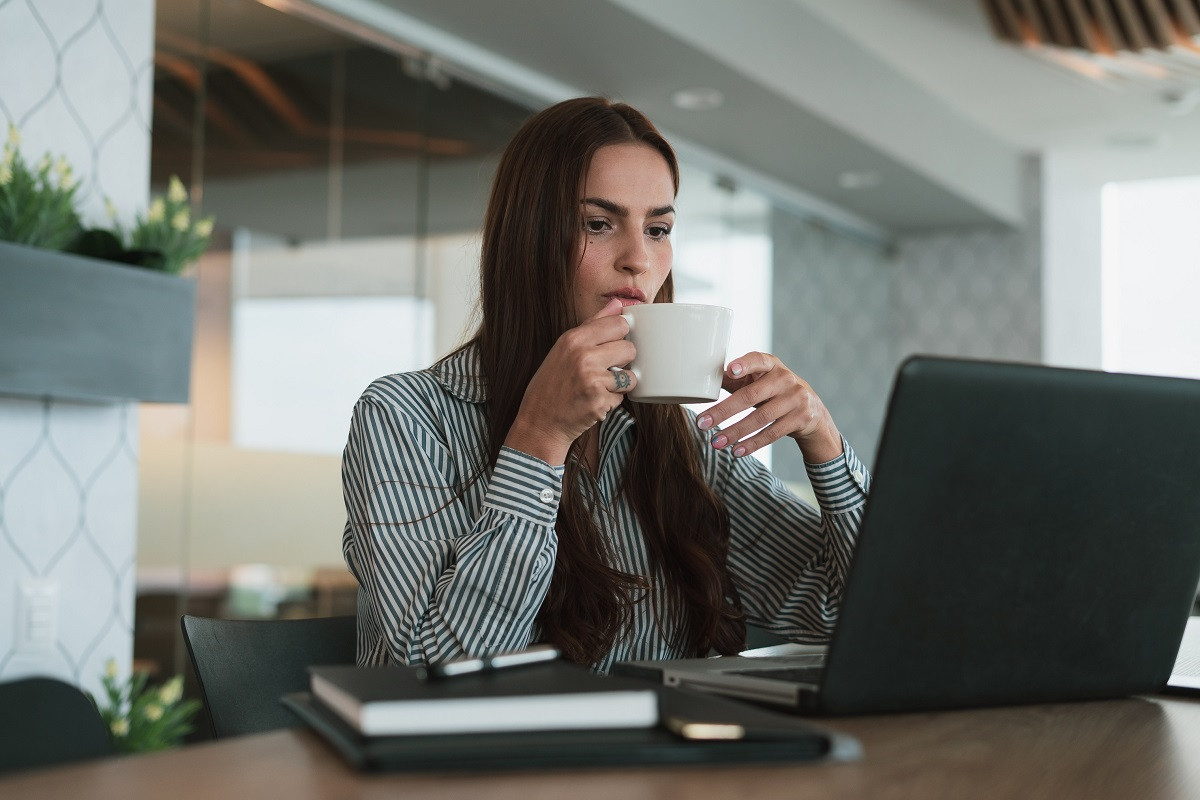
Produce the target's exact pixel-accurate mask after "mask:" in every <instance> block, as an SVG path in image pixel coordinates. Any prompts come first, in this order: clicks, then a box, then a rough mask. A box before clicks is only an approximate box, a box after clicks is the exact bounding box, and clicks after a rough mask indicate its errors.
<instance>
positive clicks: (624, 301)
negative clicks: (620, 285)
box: [604, 289, 646, 308]
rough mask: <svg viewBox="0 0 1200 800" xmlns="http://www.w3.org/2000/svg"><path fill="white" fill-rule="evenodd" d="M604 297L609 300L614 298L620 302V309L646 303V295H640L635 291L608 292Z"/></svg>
mask: <svg viewBox="0 0 1200 800" xmlns="http://www.w3.org/2000/svg"><path fill="white" fill-rule="evenodd" d="M604 296H605V297H607V298H609V299H610V300H611V299H612V298H614V297H615V298H617V299H618V300H620V301H621V307H622V308H626V307H628V306H636V305H641V304H642V303H644V302H646V295H644V294H642V293H641V292H640V291H638V290H637V289H621V290H618V291H615V292H609V293H608V294H606V295H604Z"/></svg>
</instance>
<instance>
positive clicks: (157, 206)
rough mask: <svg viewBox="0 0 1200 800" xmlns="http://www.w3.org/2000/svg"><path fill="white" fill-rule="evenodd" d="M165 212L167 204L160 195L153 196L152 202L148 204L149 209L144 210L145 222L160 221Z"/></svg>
mask: <svg viewBox="0 0 1200 800" xmlns="http://www.w3.org/2000/svg"><path fill="white" fill-rule="evenodd" d="M166 214H167V205H166V203H164V202H163V199H162V198H161V197H156V198H154V202H153V203H151V204H150V210H149V211H147V212H146V221H147V222H162V220H163V217H165V216H166Z"/></svg>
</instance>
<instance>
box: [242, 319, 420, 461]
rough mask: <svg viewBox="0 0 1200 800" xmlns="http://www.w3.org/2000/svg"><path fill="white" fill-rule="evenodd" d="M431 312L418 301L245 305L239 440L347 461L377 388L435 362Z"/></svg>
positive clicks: (255, 446) (247, 444)
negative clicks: (353, 426)
mask: <svg viewBox="0 0 1200 800" xmlns="http://www.w3.org/2000/svg"><path fill="white" fill-rule="evenodd" d="M433 322H434V314H433V308H432V304H431V303H430V302H429V301H428V300H422V299H419V298H414V297H289V298H280V297H270V298H253V299H250V298H243V299H241V300H239V301H238V302H237V303H236V304H235V305H234V311H233V332H234V333H233V399H232V400H233V409H232V410H233V440H234V443H235V444H237V445H238V446H239V447H245V448H249V449H257V450H275V451H292V452H305V453H329V454H336V453H341V452H342V448H343V447H345V445H346V433H347V432H348V431H349V429H350V413H351V411H352V410H353V408H354V403H355V401H356V400H357V399H358V396H359V395H360V394H361V393H362V391H363V389H365V388H366V387H367V384H369V383H370V382H371V381H372V380H374V379H375V378H378V377H379V376H381V375H387V374H390V373H393V372H407V371H410V370H416V369H423V368H425V367H427V366H429V365H430V364H431V363H432V362H433Z"/></svg>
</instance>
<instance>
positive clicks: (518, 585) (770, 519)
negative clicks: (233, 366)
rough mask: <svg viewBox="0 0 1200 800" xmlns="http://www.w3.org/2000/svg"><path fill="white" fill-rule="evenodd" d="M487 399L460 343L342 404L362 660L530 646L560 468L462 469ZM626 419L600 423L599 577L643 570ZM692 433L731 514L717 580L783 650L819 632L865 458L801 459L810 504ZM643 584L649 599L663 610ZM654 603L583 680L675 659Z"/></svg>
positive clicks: (846, 550)
mask: <svg viewBox="0 0 1200 800" xmlns="http://www.w3.org/2000/svg"><path fill="white" fill-rule="evenodd" d="M486 400H487V396H486V386H485V385H484V382H483V378H482V377H481V369H480V367H479V360H478V352H477V351H476V350H475V349H474V348H468V349H467V350H465V351H462V352H460V353H458V354H455V355H454V356H452V357H451V358H449V359H447V360H446V361H444V362H443V363H441V364H440V365H437V366H435V367H433V368H431V369H427V370H423V371H420V372H412V373H405V374H399V375H389V376H387V377H384V378H380V379H379V380H376V381H375V382H373V383H372V384H371V385H370V386H369V387H368V388H367V390H366V391H365V392H364V393H363V395H362V397H361V398H360V399H359V401H358V403H357V404H356V405H355V408H354V415H353V420H352V423H351V427H350V435H349V439H348V442H347V444H346V450H345V454H344V456H343V460H342V480H343V489H344V493H345V501H346V514H347V521H346V528H345V532H344V534H343V537H342V552H343V554H344V555H345V558H346V563H347V565H348V566H349V568H350V571H351V572H352V573H353V574H354V576H355V578H357V580H358V583H359V587H360V588H359V593H358V662H359V663H360V664H364V665H378V664H391V663H402V664H420V663H435V662H439V661H444V660H446V659H450V658H455V657H458V656H462V655H465V654H470V655H480V654H486V653H492V652H496V651H500V650H511V649H520V648H523V647H525V646H527V645H529V644H530V643H531V642H534V641H536V640H537V635H538V630H537V625H536V623H535V621H534V618H535V616H536V615H537V612H538V608H539V607H540V606H541V603H542V600H543V598H544V597H545V595H546V591H547V589H548V588H549V586H550V578H551V574H552V572H553V570H554V561H555V553H556V550H557V545H558V539H557V535H556V533H555V530H554V523H555V519H556V517H557V515H558V506H559V499H560V497H561V495H562V481H563V471H564V468H563V467H562V466H551V465H549V464H547V463H546V462H544V461H541V460H540V459H537V458H534V457H532V456H529V455H527V454H525V453H522V452H520V451H517V450H513V449H511V448H507V447H506V448H503V449H502V450H501V452H500V455H499V458H498V459H497V461H496V465H495V467H494V468H492V469H490V470H485V471H484V472H483V473H482V474H477V473H479V464H480V463H481V461H482V460H483V459H484V454H483V449H484V447H485V442H486V440H487V436H486V431H487V418H486V413H485V411H486V405H485V404H486ZM689 413H690V412H689ZM692 416H693V417H694V415H692ZM634 424H635V422H634V419H633V417H632V415H630V414H629V413H628V412H627V411H625V410H624V409H623V408H619V407H618V408H617V409H614V410H613V411H612V412H611V413H609V415H608V417H607V419H605V421H604V422H602V423H600V463H599V468H598V470H597V474H596V476H595V491H596V492H597V497H598V516H597V524H598V525H599V526H600V529H601V530H602V531H603V533H604V535H605V536H607V537H608V538H609V541H610V545H611V546H610V552H611V553H612V557H613V559H615V563H613V566H614V567H615V568H617V569H619V570H621V571H623V572H626V573H630V574H635V575H641V576H647V577H649V575H650V567H649V559H648V556H647V551H646V544H645V541H644V538H643V534H642V529H641V525H640V523H639V522H638V519H637V516H636V514H635V513H634V510H633V507H632V506H631V504H630V503H629V501H628V499H627V498H625V497H624V496H623V495H622V494H621V493H620V492H619V491H618V488H619V486H620V476H621V472H622V470H623V469H624V467H625V463H626V460H627V459H628V458H629V453H630V450H631V448H632V444H633V431H632V428H633V426H634ZM692 429H693V430H694V431H695V435H696V447H697V450H698V451H699V453H700V454H701V455H700V457H701V462H702V464H703V471H704V479H705V481H706V482H707V483H708V485H709V486H711V487H712V488H713V490H714V491H715V492H716V494H717V495H718V496H719V497H720V498H721V499H722V501H723V502H724V503H725V506H726V508H727V510H728V513H729V520H730V529H731V530H730V546H729V569H730V572H731V573H732V575H733V578H734V581H735V583H736V585H737V586H738V590H739V593H740V598H741V602H742V607H743V610H744V611H745V614H746V619H747V621H748V622H749V623H751V624H754V625H758V626H761V627H763V628H766V629H768V630H771V631H773V632H775V633H778V634H781V635H783V636H785V637H787V638H789V639H791V640H793V641H799V642H817V641H823V640H825V639H827V638H828V636H829V634H830V632H831V631H832V628H833V625H834V623H835V621H836V619H837V612H838V608H839V606H840V603H841V598H842V592H843V588H844V586H845V579H846V572H847V568H848V566H849V562H850V557H851V554H852V552H853V550H854V543H855V539H856V536H857V532H858V526H859V523H860V521H861V519H862V509H863V505H864V503H865V501H866V494H867V491H868V489H869V483H870V475H869V474H868V472H867V470H866V469H865V467H864V465H863V464H862V463H861V462H860V461H859V460H858V458H857V457H856V456H855V454H854V451H853V450H852V449H851V448H850V446H849V445H848V444H845V445H844V447H845V452H844V453H843V455H842V456H840V457H838V458H837V459H835V460H833V461H829V462H827V463H824V464H817V465H809V466H808V475H809V478H810V480H811V482H812V485H813V490H814V493H815V495H816V498H817V501H818V504H819V506H820V508H819V509H816V508H813V507H812V506H810V505H809V504H807V503H805V502H803V501H802V500H800V499H799V498H797V497H796V496H795V495H794V494H792V493H791V492H790V491H788V489H787V488H786V487H785V486H784V485H783V484H782V483H781V482H780V481H779V480H778V479H777V478H775V476H773V475H772V474H771V473H770V472H769V471H768V470H767V469H766V467H765V466H764V465H763V464H762V463H761V462H760V461H758V459H755V458H734V457H733V456H732V455H731V454H730V453H729V452H728V450H721V451H718V450H714V449H713V448H712V447H710V446H708V445H707V444H706V442H707V434H705V433H703V432H701V431H699V430H698V429H696V428H695V427H694V425H693V428H692ZM659 583H660V582H655V584H654V585H655V586H656V587H657V589H656V591H657V592H658V596H657V597H656V598H655V606H656V607H657V608H668V607H669V604H668V603H667V601H666V595H665V592H664V589H663V587H662V586H661V585H659ZM655 606H652V605H651V602H650V601H649V599H648V598H646V599H643V600H642V601H641V602H640V603H639V604H638V605H637V606H636V607H635V611H634V618H633V620H632V622H631V623H630V626H629V629H628V630H627V631H626V632H625V634H624V635H623V636H621V637H619V639H618V641H617V642H616V644H615V646H614V648H613V650H612V651H611V652H610V653H609V654H608V656H607V657H606V658H605V659H604V660H603V661H602V662H601V663H599V664H597V665H595V666H596V668H597V669H598V670H600V671H604V672H606V671H608V670H609V668H610V667H611V666H612V664H613V663H614V662H615V661H622V660H631V659H650V658H673V657H678V656H680V655H681V654H680V653H679V652H677V651H676V650H675V649H674V648H672V646H671V644H670V641H671V639H672V634H673V633H674V632H675V631H676V630H677V628H678V620H672V619H669V618H667V619H655V614H654V611H653V608H654V607H655Z"/></svg>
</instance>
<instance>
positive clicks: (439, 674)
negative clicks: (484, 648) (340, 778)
mask: <svg viewBox="0 0 1200 800" xmlns="http://www.w3.org/2000/svg"><path fill="white" fill-rule="evenodd" d="M560 655H561V653H560V652H559V650H558V648H557V647H555V646H554V645H550V644H535V645H533V646H532V647H528V648H526V649H524V650H510V651H508V652H505V653H495V654H493V655H490V656H481V657H479V658H457V659H454V660H453V661H443V662H442V663H441V664H430V665H429V666H427V667H423V668H419V669H418V675H419V676H420V677H421V678H427V679H430V680H438V679H441V678H454V677H457V676H459V675H472V674H474V673H476V672H491V671H493V670H498V669H508V668H510V667H523V666H525V665H527V664H540V663H541V662H543V661H553V660H554V659H556V658H558V657H559V656H560Z"/></svg>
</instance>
